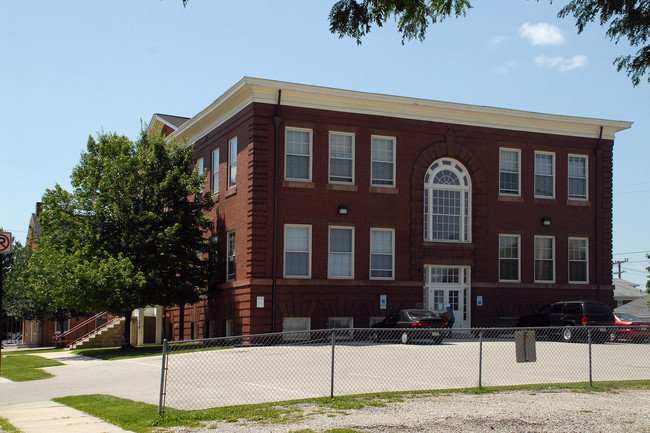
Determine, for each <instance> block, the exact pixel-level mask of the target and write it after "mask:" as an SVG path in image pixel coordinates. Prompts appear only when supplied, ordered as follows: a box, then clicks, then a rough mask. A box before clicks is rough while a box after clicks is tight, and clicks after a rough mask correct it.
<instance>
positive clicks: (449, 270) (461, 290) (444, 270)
mask: <svg viewBox="0 0 650 433" xmlns="http://www.w3.org/2000/svg"><path fill="white" fill-rule="evenodd" d="M424 270H425V283H424V305H425V306H426V308H427V309H429V310H431V311H434V312H436V313H442V312H443V311H444V310H445V305H447V304H449V305H451V308H452V309H453V310H454V317H455V319H456V323H455V324H454V327H455V328H469V327H470V323H471V321H470V311H469V305H470V304H469V302H468V301H469V299H470V284H469V281H470V279H469V271H470V268H469V267H466V266H435V265H427V266H425V267H424Z"/></svg>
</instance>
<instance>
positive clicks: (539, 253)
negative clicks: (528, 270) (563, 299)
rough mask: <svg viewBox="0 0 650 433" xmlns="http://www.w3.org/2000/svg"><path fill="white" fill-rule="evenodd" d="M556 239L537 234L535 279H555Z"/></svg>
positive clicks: (550, 280) (543, 280) (537, 280)
mask: <svg viewBox="0 0 650 433" xmlns="http://www.w3.org/2000/svg"><path fill="white" fill-rule="evenodd" d="M554 244H555V239H554V238H552V237H546V236H535V281H536V282H553V281H555V252H554Z"/></svg>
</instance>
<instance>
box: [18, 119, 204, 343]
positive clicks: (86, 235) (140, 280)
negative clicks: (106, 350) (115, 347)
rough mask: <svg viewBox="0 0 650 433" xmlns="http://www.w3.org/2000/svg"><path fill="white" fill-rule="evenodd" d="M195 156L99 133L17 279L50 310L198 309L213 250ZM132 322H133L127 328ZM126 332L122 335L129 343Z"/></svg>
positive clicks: (51, 203) (156, 142) (53, 200)
mask: <svg viewBox="0 0 650 433" xmlns="http://www.w3.org/2000/svg"><path fill="white" fill-rule="evenodd" d="M193 166H194V160H193V151H192V148H191V147H187V146H184V145H181V144H178V143H175V142H173V141H171V142H167V141H166V140H165V139H164V138H163V137H161V136H160V135H159V134H151V135H150V134H148V133H146V132H143V133H142V134H141V137H140V139H139V140H138V141H137V142H135V143H134V142H132V141H130V140H129V139H128V138H126V137H124V136H118V135H117V134H105V133H102V134H100V135H99V136H98V138H97V139H96V140H95V139H93V138H92V137H91V138H89V140H88V144H87V151H86V152H84V153H83V154H82V156H81V160H80V162H79V164H78V165H77V166H76V167H75V168H74V170H73V173H72V176H71V184H72V187H73V191H72V192H68V191H66V190H64V189H63V188H61V187H60V186H59V185H56V186H55V187H54V188H53V189H50V190H47V191H46V193H45V195H44V197H43V210H42V212H41V214H40V216H39V222H40V224H41V227H42V235H41V236H40V238H39V242H38V245H37V246H36V247H35V248H34V249H33V251H32V252H31V255H30V257H29V260H28V266H27V269H26V270H24V271H23V272H22V273H17V274H16V276H15V278H16V279H18V278H19V277H20V279H21V280H22V281H23V285H24V286H25V289H26V290H27V291H28V293H31V294H36V295H35V296H37V299H38V297H43V298H45V299H47V300H48V302H49V305H50V308H49V310H48V311H47V312H45V314H52V313H53V312H54V311H56V310H57V309H67V310H72V311H75V312H77V313H79V312H84V313H97V312H100V311H109V312H111V313H113V314H116V315H126V316H127V318H129V317H130V313H131V311H132V310H134V309H136V308H143V307H146V306H148V305H162V306H172V305H182V304H185V303H193V302H196V301H198V299H199V297H200V296H201V294H202V293H203V291H204V288H205V287H206V285H207V280H208V277H209V273H210V268H209V265H208V264H207V263H208V262H207V261H204V260H202V255H203V254H204V253H209V252H210V248H212V245H211V244H210V242H209V240H208V237H207V236H205V235H206V233H209V232H210V231H211V229H212V226H213V224H212V222H211V221H210V219H209V218H208V217H207V216H206V215H205V213H204V212H205V211H207V210H209V209H211V208H212V207H213V205H214V202H213V201H212V199H211V195H210V194H206V195H202V194H201V190H202V187H203V183H204V180H205V175H204V174H203V173H199V172H198V170H193ZM129 324H130V320H127V329H128V325H129ZM127 332H128V330H127V331H126V332H125V335H128V334H127Z"/></svg>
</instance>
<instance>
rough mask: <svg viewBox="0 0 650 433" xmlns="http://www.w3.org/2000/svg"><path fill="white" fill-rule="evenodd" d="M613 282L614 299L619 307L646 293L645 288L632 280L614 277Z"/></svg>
mask: <svg viewBox="0 0 650 433" xmlns="http://www.w3.org/2000/svg"><path fill="white" fill-rule="evenodd" d="M612 283H613V284H614V300H615V301H616V306H617V307H620V306H622V305H624V304H627V303H628V302H631V301H634V300H636V299H639V298H642V297H643V296H644V295H646V292H645V290H644V289H645V288H644V289H641V288H639V285H638V284H636V283H633V282H631V281H626V280H622V279H620V278H614V279H613V280H612Z"/></svg>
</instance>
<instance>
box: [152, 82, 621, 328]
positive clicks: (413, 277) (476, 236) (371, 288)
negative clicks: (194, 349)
mask: <svg viewBox="0 0 650 433" xmlns="http://www.w3.org/2000/svg"><path fill="white" fill-rule="evenodd" d="M171 120H176V121H179V122H181V121H182V120H183V118H179V117H173V118H172V117H171V116H166V115H158V114H157V115H154V116H153V119H152V122H151V123H150V125H149V128H158V129H161V130H162V131H163V132H165V131H167V132H166V134H167V135H172V136H174V137H175V138H176V139H180V140H187V142H188V143H189V144H192V145H194V152H195V156H196V159H197V164H198V165H199V167H200V169H202V170H205V171H206V172H207V173H206V174H207V182H206V186H205V190H206V192H207V191H212V193H213V194H214V196H213V197H214V199H215V201H216V206H215V208H214V210H213V211H212V212H211V213H210V216H211V217H212V218H213V220H214V222H215V225H214V228H213V231H212V233H211V234H210V235H211V236H212V237H213V238H214V239H215V241H216V240H218V245H219V254H218V257H212V258H210V260H215V261H216V262H217V263H218V264H220V265H221V266H223V275H222V278H221V280H220V281H217V282H214V283H213V284H210V286H209V292H208V293H209V294H208V295H207V297H206V298H205V300H204V301H202V302H200V303H198V304H195V305H188V306H184V307H183V308H168V309H167V310H166V321H167V323H166V330H165V332H166V336H167V337H168V338H172V339H186V338H200V337H212V336H223V335H236V334H255V333H263V332H272V331H283V330H284V331H287V330H301V329H320V328H328V327H352V326H354V327H368V326H370V325H371V324H372V323H374V322H375V321H376V320H378V318H381V317H384V316H385V315H387V313H389V312H390V311H392V310H396V309H399V308H406V307H422V308H428V309H431V310H434V311H442V310H443V309H444V305H445V304H447V303H449V304H451V305H452V306H453V309H454V311H455V316H456V325H457V326H459V327H460V326H498V325H500V324H504V323H509V322H510V321H511V318H512V317H516V316H519V315H520V314H521V313H524V312H527V311H530V310H533V309H535V308H539V306H541V305H544V304H546V303H549V302H553V301H558V300H561V299H597V300H601V301H604V302H607V303H608V304H610V305H611V306H614V297H613V293H614V287H613V285H612V276H611V259H612V255H611V251H612V149H613V144H614V138H615V134H616V133H617V132H619V131H621V130H624V129H627V128H629V127H630V126H631V123H630V122H623V121H611V120H602V119H592V118H582V117H569V116H559V115H551V114H540V113H531V112H525V111H517V110H508V109H501V108H491V107H482V106H473V105H466V104H456V103H448V102H438V101H432V100H425V99H418V98H409V97H399V96H388V95H381V94H373V93H363V92H354V91H347V90H338V89H331V88H323V87H316V86H308V85H301V84H292V83H285V82H278V81H270V80H263V79H255V78H243V79H242V80H240V81H239V82H238V83H237V84H235V85H234V86H233V87H232V88H230V89H229V90H227V91H226V92H225V93H224V94H223V95H221V96H220V97H219V98H218V99H216V100H215V101H214V102H213V103H212V104H210V105H209V106H207V107H206V108H205V109H203V110H202V111H201V112H199V113H198V114H196V115H195V116H194V117H192V118H190V119H188V120H186V121H185V122H183V123H182V124H180V125H178V123H174V122H172V121H171ZM174 128H175V129H174ZM172 129H173V132H172V131H171V130H172Z"/></svg>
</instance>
